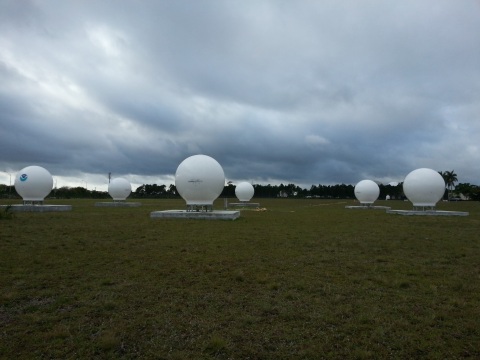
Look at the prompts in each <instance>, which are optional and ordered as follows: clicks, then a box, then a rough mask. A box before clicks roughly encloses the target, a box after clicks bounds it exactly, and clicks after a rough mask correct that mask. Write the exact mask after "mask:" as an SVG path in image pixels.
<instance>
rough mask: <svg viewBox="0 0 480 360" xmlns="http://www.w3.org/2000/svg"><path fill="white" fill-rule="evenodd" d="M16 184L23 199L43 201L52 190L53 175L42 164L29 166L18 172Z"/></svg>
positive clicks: (16, 188)
mask: <svg viewBox="0 0 480 360" xmlns="http://www.w3.org/2000/svg"><path fill="white" fill-rule="evenodd" d="M14 185H15V190H16V191H17V193H18V194H19V195H20V196H21V197H22V198H23V201H43V199H45V197H46V196H47V195H48V194H50V191H52V188H53V177H52V175H51V174H50V173H49V172H48V170H46V169H45V168H43V167H41V166H35V165H32V166H27V167H25V168H23V169H22V170H20V171H19V172H18V173H17V175H16V176H15V184H14Z"/></svg>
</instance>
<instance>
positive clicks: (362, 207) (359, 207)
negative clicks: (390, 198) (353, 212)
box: [345, 205, 391, 210]
mask: <svg viewBox="0 0 480 360" xmlns="http://www.w3.org/2000/svg"><path fill="white" fill-rule="evenodd" d="M345 209H359V210H390V209H391V207H390V206H361V205H357V206H354V205H348V206H345Z"/></svg>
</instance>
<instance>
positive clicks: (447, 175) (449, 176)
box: [443, 170, 458, 198]
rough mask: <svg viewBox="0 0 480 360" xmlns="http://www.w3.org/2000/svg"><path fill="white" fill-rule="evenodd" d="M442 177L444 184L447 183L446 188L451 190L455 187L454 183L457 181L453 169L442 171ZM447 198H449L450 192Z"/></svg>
mask: <svg viewBox="0 0 480 360" xmlns="http://www.w3.org/2000/svg"><path fill="white" fill-rule="evenodd" d="M443 177H444V180H445V184H446V185H447V189H449V190H450V192H451V191H452V190H453V189H454V188H455V183H456V182H458V178H457V174H455V170H452V171H444V172H443ZM448 198H450V194H449V196H448Z"/></svg>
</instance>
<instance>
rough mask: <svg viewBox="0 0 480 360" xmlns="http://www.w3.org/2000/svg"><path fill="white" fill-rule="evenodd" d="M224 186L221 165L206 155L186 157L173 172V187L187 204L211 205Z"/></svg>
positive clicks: (223, 174)
mask: <svg viewBox="0 0 480 360" xmlns="http://www.w3.org/2000/svg"><path fill="white" fill-rule="evenodd" d="M224 186H225V173H224V172H223V169H222V166H221V165H220V164H219V163H218V162H217V161H216V160H215V159H214V158H212V157H210V156H207V155H201V154H200V155H193V156H190V157H188V158H186V159H185V160H183V161H182V162H181V163H180V165H178V168H177V171H176V173H175V187H176V189H177V191H178V193H179V194H180V196H181V197H182V198H183V199H184V200H185V201H186V203H187V205H213V201H214V200H215V199H216V198H218V197H219V196H220V194H221V193H222V191H223V188H224Z"/></svg>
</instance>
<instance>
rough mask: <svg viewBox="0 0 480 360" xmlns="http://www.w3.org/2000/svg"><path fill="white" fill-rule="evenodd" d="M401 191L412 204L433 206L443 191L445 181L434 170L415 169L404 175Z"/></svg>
mask: <svg viewBox="0 0 480 360" xmlns="http://www.w3.org/2000/svg"><path fill="white" fill-rule="evenodd" d="M403 192H404V193H405V196H406V197H407V198H408V200H410V201H411V202H412V203H413V206H435V205H436V203H437V202H438V201H439V200H440V199H441V198H442V196H443V194H444V193H445V181H444V180H443V178H442V176H441V175H440V174H439V173H438V172H437V171H435V170H432V169H427V168H420V169H416V170H413V171H412V172H410V173H409V174H408V175H407V176H406V177H405V180H404V181H403Z"/></svg>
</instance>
